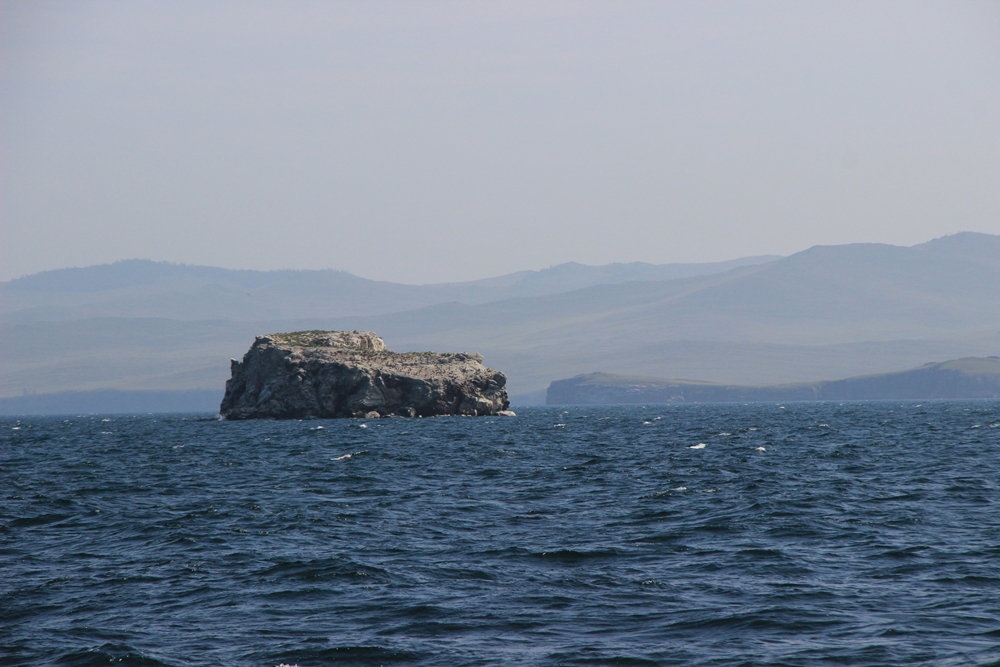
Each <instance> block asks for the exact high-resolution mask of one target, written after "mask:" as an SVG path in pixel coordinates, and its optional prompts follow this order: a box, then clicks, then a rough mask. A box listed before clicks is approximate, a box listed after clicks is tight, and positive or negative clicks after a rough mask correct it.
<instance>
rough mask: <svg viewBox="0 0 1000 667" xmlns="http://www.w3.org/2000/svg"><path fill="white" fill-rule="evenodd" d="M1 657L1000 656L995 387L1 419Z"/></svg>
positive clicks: (421, 661)
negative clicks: (861, 395) (391, 413)
mask: <svg viewBox="0 0 1000 667" xmlns="http://www.w3.org/2000/svg"><path fill="white" fill-rule="evenodd" d="M0 498H2V499H3V500H2V504H0V664H3V665H22V664H23V665H40V664H59V665H107V664H112V663H113V664H117V665H248V666H249V665H262V666H267V667H273V666H275V665H278V664H282V663H284V664H298V665H300V667H311V666H314V665H327V664H347V665H394V664H399V663H406V664H410V665H487V664H489V665H492V664H524V665H610V664H620V665H647V664H648V665H903V664H909V665H988V664H994V665H996V664H1000V503H998V501H1000V403H998V402H996V401H985V402H984V401H969V402H928V403H923V404H920V403H909V402H907V403H889V402H873V403H854V404H842V405H841V404H832V403H827V404H817V403H799V404H788V405H784V406H780V405H773V404H770V405H768V404H763V405H691V406H648V407H597V408H595V407H579V408H567V409H554V408H537V409H530V410H523V411H522V412H521V413H520V414H519V416H518V417H516V418H438V419H421V420H404V419H392V420H388V419H387V420H375V421H372V420H368V421H366V420H340V421H301V422H300V421H291V422H242V423H226V422H219V421H214V420H212V419H208V418H207V417H206V418H198V417H197V416H192V415H177V416H169V415H157V416H141V417H123V416H109V417H92V416H87V417H61V418H41V417H39V418H24V419H21V420H16V419H4V420H2V421H0Z"/></svg>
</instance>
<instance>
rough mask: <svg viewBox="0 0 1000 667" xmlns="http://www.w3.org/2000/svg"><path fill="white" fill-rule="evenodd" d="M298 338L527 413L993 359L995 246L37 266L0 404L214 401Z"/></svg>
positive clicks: (978, 237) (17, 293) (996, 241)
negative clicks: (465, 381) (429, 274)
mask: <svg viewBox="0 0 1000 667" xmlns="http://www.w3.org/2000/svg"><path fill="white" fill-rule="evenodd" d="M303 329H358V330H371V331H375V332H377V333H378V334H379V335H381V336H382V337H383V338H384V339H385V341H386V344H387V345H388V346H389V347H390V349H394V350H398V351H411V350H435V351H469V352H480V353H482V354H483V355H484V356H485V357H486V363H487V364H488V365H490V366H491V367H493V368H496V369H499V370H502V371H504V372H505V373H506V374H507V375H508V378H509V381H508V387H509V389H510V391H511V393H512V395H513V397H514V399H515V402H521V403H524V402H543V401H544V399H545V392H546V388H547V387H548V386H549V383H551V382H552V381H553V380H557V379H559V378H567V377H572V376H574V375H578V374H581V373H591V372H594V371H604V372H608V373H614V374H619V375H628V376H645V377H696V378H700V379H703V380H705V381H711V382H719V383H724V384H750V385H761V384H778V383H791V382H807V381H812V380H814V379H815V378H818V377H827V378H845V377H850V376H855V375H863V374H872V373H884V372H890V371H896V370H898V369H900V368H910V367H914V366H918V365H920V364H924V363H926V362H928V361H930V360H934V359H949V358H960V357H986V356H989V355H993V354H1000V236H995V235H990V234H977V233H962V234H956V235H952V236H946V237H943V238H940V239H936V240H934V241H930V242H928V243H923V244H920V245H916V246H913V247H908V248H907V247H898V246H890V245H882V244H851V245H841V246H817V247H814V248H810V249H808V250H805V251H803V252H800V253H796V254H795V255H791V256H789V257H784V258H777V259H775V258H760V257H751V258H745V259H741V260H734V261H733V262H726V263H719V264H682V265H676V264H675V265H663V266H654V265H648V264H617V265H608V266H604V267H587V266H583V265H579V264H569V265H561V266H558V267H553V268H551V269H546V270H544V271H535V272H521V273H514V274H510V275H508V276H501V277H499V278H491V279H487V280H482V281H474V282H470V283H454V284H446V285H424V286H415V285H399V284H393V283H383V282H377V281H370V280H365V279H362V278H358V277H356V276H352V275H350V274H346V273H341V272H336V271H301V272H299V271H275V272H257V271H228V270H224V269H213V268H209V267H187V266H176V265H169V264H158V263H154V262H145V261H131V262H119V263H116V264H112V265H106V266H101V267H89V268H85V269H67V270H64V271H50V272H46V273H41V274H36V275H34V276H27V277H25V278H21V279H18V280H14V281H10V282H8V283H3V284H0V397H4V396H6V397H13V396H22V395H24V394H29V395H30V394H43V393H53V392H66V391H72V392H77V391H91V390H129V391H139V390H144V391H154V390H155V391H187V390H196V389H204V390H217V391H220V392H221V390H222V387H223V386H224V384H225V380H226V378H227V377H228V374H229V364H228V360H229V358H230V357H240V356H242V355H243V353H244V352H245V351H246V350H247V348H248V347H249V345H250V343H251V342H252V341H253V337H254V335H256V334H261V333H274V332H281V331H296V330H303Z"/></svg>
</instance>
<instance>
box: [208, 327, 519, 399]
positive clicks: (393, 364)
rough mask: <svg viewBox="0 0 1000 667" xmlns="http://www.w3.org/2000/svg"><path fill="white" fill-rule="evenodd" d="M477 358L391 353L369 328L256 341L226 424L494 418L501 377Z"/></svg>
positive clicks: (237, 375) (239, 372) (231, 389)
mask: <svg viewBox="0 0 1000 667" xmlns="http://www.w3.org/2000/svg"><path fill="white" fill-rule="evenodd" d="M482 361H483V357H482V355H479V354H466V353H458V354H437V353H434V352H390V351H389V350H387V349H386V348H385V343H384V342H383V341H382V339H381V338H379V337H378V336H376V335H375V334H374V333H371V332H370V331H299V332H294V333H282V334H271V335H268V336H258V337H257V339H256V340H255V341H254V343H253V345H252V346H251V347H250V350H249V351H248V352H247V353H246V354H245V355H244V356H243V361H237V360H236V359H233V360H232V378H231V379H230V380H229V381H228V382H226V395H225V397H224V398H223V399H222V405H221V407H220V410H219V411H220V413H221V414H222V416H223V418H225V419H303V418H308V417H318V418H333V417H368V418H373V417H392V416H399V417H431V416H436V415H493V414H500V413H501V412H506V410H507V407H508V405H509V401H508V400H507V391H506V389H504V386H505V385H506V383H507V377H506V376H505V375H504V374H503V373H500V372H498V371H494V370H491V369H489V368H487V367H486V366H484V365H483V364H482Z"/></svg>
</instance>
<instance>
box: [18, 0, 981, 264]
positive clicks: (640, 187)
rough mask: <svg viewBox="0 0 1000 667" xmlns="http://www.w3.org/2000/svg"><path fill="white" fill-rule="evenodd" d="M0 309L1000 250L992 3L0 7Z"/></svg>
mask: <svg viewBox="0 0 1000 667" xmlns="http://www.w3.org/2000/svg"><path fill="white" fill-rule="evenodd" d="M0 23H2V34H0V49H2V71H0V77H2V90H0V95H2V98H0V101H2V135H0V142H2V143H0V161H2V181H0V186H2V193H0V194H2V198H0V207H2V208H0V215H2V218H0V224H2V227H0V280H7V279H10V278H13V277H16V276H19V275H24V274H28V273H33V272H36V271H40V270H45V269H53V268H62V267H67V266H86V265H90V264H98V263H104V262H110V261H114V260H118V259H125V258H137V257H138V258H151V259H156V260H168V261H173V262H184V263H192V264H209V265H215V266H224V267H231V268H255V269H276V268H335V269H344V270H347V271H350V272H352V273H356V274H358V275H361V276H365V277H369V278H377V279H385V280H394V281H399V282H408V283H424V282H439V281H451V280H465V279H472V278H480V277H486V276H490V275H497V274H502V273H508V272H511V271H516V270H521V269H537V268H542V267H545V266H548V265H551V264H558V263H561V262H566V261H578V262H583V263H587V264H604V263H609V262H616V261H617V262H628V261H645V262H654V263H665V262H687V261H713V260H723V259H730V258H733V257H738V256H742V255H752V254H770V253H774V254H788V253H792V252H796V251H798V250H801V249H804V248H806V247H808V246H811V245H815V244H833V243H852V242H885V243H894V244H898V245H912V244H914V243H919V242H922V241H926V240H929V239H931V238H933V237H937V236H941V235H943V234H949V233H954V232H958V231H963V230H971V231H981V232H988V233H993V234H997V233H1000V2H996V1H987V2H963V1H961V0H944V1H940V2H919V1H914V0H910V1H906V2H870V1H867V0H866V1H864V2H848V1H844V0H837V1H833V2H802V1H799V0H796V1H793V2H735V1H733V2H663V1H658V2H617V1H615V2H582V1H579V0H566V1H553V2H545V1H544V0H531V1H529V2H431V1H422V2H375V1H365V2H288V1H282V2H247V1H240V2H225V1H216V2H208V3H206V2H201V1H183V0H181V1H163V2H143V1H137V0H127V1H122V2H110V1H87V0H81V1H75V2H68V1H67V2H40V1H38V0H30V1H17V0H6V1H5V2H3V3H2V4H0Z"/></svg>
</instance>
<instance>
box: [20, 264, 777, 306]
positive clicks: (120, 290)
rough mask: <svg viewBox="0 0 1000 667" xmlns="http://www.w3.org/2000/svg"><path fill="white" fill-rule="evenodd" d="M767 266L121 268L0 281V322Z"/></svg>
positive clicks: (466, 291)
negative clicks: (380, 273) (415, 272)
mask: <svg viewBox="0 0 1000 667" xmlns="http://www.w3.org/2000/svg"><path fill="white" fill-rule="evenodd" d="M775 259H778V257H774V256H763V257H745V258H741V259H736V260H730V261H726V262H711V263H701V264H661V265H656V264H644V263H641V262H634V263H630V264H608V265H604V266H587V265H583V264H576V263H569V264H561V265H558V266H554V267H550V268H548V269H542V270H539V271H520V272H516V273H512V274H508V275H504V276H498V277H495V278H486V279H482V280H475V281H469V282H464V283H441V284H433V285H405V284H400V283H391V282H385V281H377V280H369V279H367V278H361V277H358V276H355V275H353V274H350V273H347V272H345V271H334V270H302V271H296V270H283V271H250V270H230V269H221V268H216V267H207V266H188V265H182V264H169V263H165V262H153V261H150V260H124V261H121V262H115V263H114V264H105V265H101V266H93V267H87V268H76V269H60V270H57V271H46V272H43V273H38V274H34V275H31V276H25V277H23V278H18V279H15V280H11V281H9V282H6V283H0V316H2V317H3V319H4V320H5V321H7V322H30V321H35V320H68V319H85V318H92V317H118V316H121V315H122V314H124V313H129V314H131V315H133V316H135V317H168V318H172V319H179V320H199V319H217V318H222V319H228V320H239V321H259V320H265V319H295V318H301V317H323V318H331V317H346V316H371V315H378V314H385V313H394V312H402V311H408V310H413V309H416V308H422V307H426V306H431V305H435V304H439V303H448V302H458V303H465V304H469V305H475V304H483V303H489V302H493V301H500V300H504V299H509V298H517V297H533V296H543V295H549V294H556V293H560V292H565V291H571V290H575V289H580V288H583V287H588V286H591V285H599V284H619V283H624V282H629V281H636V280H672V279H678V278H685V277H690V276H696V275H709V274H714V273H721V272H723V271H728V270H730V269H732V268H735V267H738V266H745V265H754V264H760V263H765V262H769V261H774V260H775Z"/></svg>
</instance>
